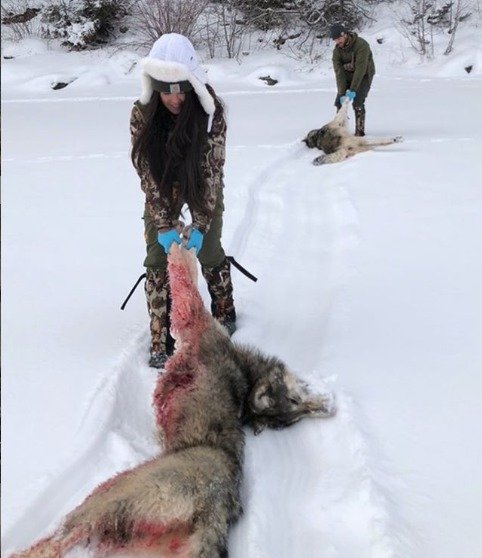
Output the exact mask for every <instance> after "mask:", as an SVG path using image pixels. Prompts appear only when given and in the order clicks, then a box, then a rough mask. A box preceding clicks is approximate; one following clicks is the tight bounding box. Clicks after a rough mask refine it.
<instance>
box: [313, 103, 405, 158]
mask: <svg viewBox="0 0 482 558" xmlns="http://www.w3.org/2000/svg"><path fill="white" fill-rule="evenodd" d="M349 104H350V101H349V100H348V99H347V100H345V102H344V103H343V105H342V106H341V108H340V110H339V111H338V112H337V114H336V116H335V118H334V119H333V120H332V121H331V122H328V124H325V126H323V127H322V128H319V129H318V130H311V132H308V134H307V136H306V137H305V138H304V139H303V141H304V142H305V143H306V145H307V146H308V147H310V148H313V147H317V148H318V149H321V150H322V151H323V152H324V154H323V155H319V156H318V157H316V159H313V164H314V165H324V164H328V163H339V162H340V161H344V160H345V159H346V158H347V157H351V156H352V155H356V154H357V153H362V152H363V151H368V150H370V149H373V148H375V147H379V146H381V145H390V144H392V143H399V142H401V141H403V138H402V137H401V136H397V137H395V138H391V139H380V140H367V139H365V138H363V137H358V136H352V135H351V134H350V133H349V131H348V127H347V120H348V119H347V111H348V106H349Z"/></svg>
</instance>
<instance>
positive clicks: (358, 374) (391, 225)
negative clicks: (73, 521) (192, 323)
mask: <svg viewBox="0 0 482 558" xmlns="http://www.w3.org/2000/svg"><path fill="white" fill-rule="evenodd" d="M29 45H30V46H29V48H30V52H29V51H28V48H27V49H26V50H25V51H24V52H23V53H20V52H19V51H18V50H17V52H16V54H20V55H18V56H16V57H15V58H14V59H8V60H3V62H2V66H3V67H2V71H3V76H2V77H3V89H2V113H3V116H2V118H3V120H2V126H3V130H2V132H3V203H2V224H3V228H2V248H3V261H2V286H3V298H2V333H3V335H2V369H3V375H2V410H3V429H2V435H3V436H2V437H3V447H2V449H3V452H2V453H3V455H2V478H3V486H2V489H3V498H2V535H3V537H2V549H3V550H4V551H5V552H8V551H11V550H15V549H19V548H22V547H25V546H27V545H29V544H30V543H31V542H32V541H33V540H34V539H36V538H38V537H39V536H41V535H43V534H46V533H48V532H49V531H51V530H52V529H53V528H54V527H55V526H56V525H57V524H58V522H59V521H60V520H61V518H62V516H63V515H64V514H65V513H66V512H67V511H69V510H70V509H71V508H72V507H73V506H75V505H76V504H77V503H78V502H80V501H81V500H82V499H83V497H84V496H85V495H86V494H87V493H89V492H90V490H91V489H92V488H93V487H94V486H96V485H97V484H98V483H99V482H101V481H102V480H104V479H105V478H107V477H109V476H111V475H112V474H113V473H115V472H117V471H121V470H124V469H126V468H128V467H131V466H133V465H135V464H137V463H139V462H141V461H143V460H145V459H146V458H147V457H149V456H151V455H153V454H154V453H155V452H156V451H157V448H156V445H155V442H154V436H153V417H152V412H151V407H150V398H151V392H152V389H153V386H154V382H155V380H156V373H155V371H154V370H152V369H149V368H148V367H147V366H146V357H147V348H148V333H147V316H146V310H145V302H144V297H143V293H142V289H139V290H138V291H137V292H136V294H135V295H134V297H133V298H132V299H131V301H130V303H129V305H128V306H127V309H126V310H125V311H124V312H122V311H120V310H119V306H120V304H121V302H122V301H123V299H124V297H125V295H126V294H127V292H128V291H129V289H130V287H131V285H132V284H133V282H134V281H135V279H136V278H137V276H138V275H139V274H140V273H141V272H142V267H141V264H142V259H143V253H144V244H143V229H142V222H141V214H142V205H143V199H142V194H141V192H140V189H139V185H138V179H137V176H136V174H135V173H134V171H133V169H132V168H131V164H130V161H129V156H128V151H129V137H128V119H129V113H130V108H131V105H132V102H133V100H134V99H135V98H136V96H137V94H138V91H139V86H138V81H137V77H136V75H135V71H134V72H130V73H129V70H130V69H131V66H132V58H131V57H130V56H129V55H127V54H116V55H114V56H113V57H111V58H107V57H106V56H105V54H103V53H101V52H97V53H84V54H82V53H70V54H63V53H59V52H49V51H44V52H39V50H41V49H39V45H38V44H35V43H29ZM24 46H25V45H24ZM27 46H28V45H27ZM375 46H376V49H377V50H376V56H377V65H378V68H379V75H378V76H377V78H376V80H375V82H374V87H373V89H372V92H371V94H370V97H369V100H368V103H367V131H368V133H369V135H370V136H373V137H375V136H393V135H403V136H404V138H405V142H404V143H402V144H399V145H394V146H390V147H387V148H380V149H378V150H376V151H371V152H368V153H365V154H361V155H357V156H356V157H355V158H352V159H350V160H348V161H346V162H344V163H341V164H336V165H333V166H326V167H314V166H312V165H311V164H310V163H311V160H312V159H313V158H314V157H315V156H316V153H315V152H314V151H310V150H308V149H307V148H306V147H305V146H304V144H302V143H301V142H300V140H301V138H302V137H303V136H304V134H305V133H306V132H307V131H308V130H310V129H312V128H315V127H319V126H320V125H321V124H323V123H325V122H326V121H328V120H329V119H331V117H332V115H333V112H334V108H333V106H332V105H333V98H334V84H333V78H332V75H331V70H330V68H329V64H328V63H324V64H322V65H321V66H320V67H319V68H316V69H315V70H314V71H311V72H309V71H307V69H306V68H304V69H303V71H301V70H300V67H298V66H297V63H296V62H295V61H293V60H288V59H286V58H284V57H281V56H279V55H278V56H277V55H276V54H273V53H270V54H259V55H256V56H251V57H247V58H246V60H245V61H244V63H243V64H242V65H238V64H237V63H235V62H229V61H218V62H211V63H210V64H208V68H209V75H210V80H211V82H212V83H213V84H214V86H215V88H216V90H217V91H218V93H219V94H220V95H221V96H222V97H223V98H224V100H225V103H226V105H227V111H228V119H229V120H228V122H229V136H228V148H227V165H226V191H225V201H226V213H225V230H224V244H225V248H226V251H227V252H228V253H229V254H231V255H233V256H235V257H236V258H237V259H238V260H239V261H240V262H241V263H242V264H243V265H244V266H245V267H247V268H248V269H249V270H250V271H251V272H252V273H254V274H255V275H256V276H258V278H259V281H258V283H256V284H254V283H252V282H250V281H249V280H247V279H246V278H245V277H244V276H242V275H240V274H239V273H238V272H237V271H233V277H234V282H235V295H236V303H237V310H238V313H239V326H240V328H239V331H238V332H236V334H235V339H236V340H237V341H242V342H248V343H252V344H254V345H256V346H257V347H259V348H260V349H262V350H263V351H265V352H267V353H273V354H276V355H278V356H280V357H281V358H283V359H284V360H286V361H287V362H288V363H290V364H291V365H292V367H293V368H294V369H295V371H296V372H297V373H298V374H299V375H301V376H302V377H304V378H305V379H307V380H308V381H309V382H310V383H311V384H312V385H313V386H315V387H320V388H321V387H325V386H329V387H330V389H333V390H334V391H335V392H336V394H337V397H338V400H339V407H340V410H339V414H338V416H337V417H336V418H334V419H330V420H325V421H324V420H320V421H304V422H303V423H300V424H298V425H296V426H294V427H292V428H290V429H288V430H286V431H282V432H271V431H270V432H265V433H263V434H262V435H260V436H259V437H256V438H255V437H254V436H252V435H250V434H248V440H247V448H246V465H245V479H246V482H245V486H244V501H245V516H244V518H243V519H242V520H241V521H240V522H239V523H238V524H237V525H236V526H235V527H234V529H233V530H232V533H231V538H230V556H232V557H233V558H392V557H393V558H395V557H399V558H402V557H403V558H454V557H455V556H457V557H458V556H460V557H464V558H465V557H467V558H469V557H470V558H472V557H475V556H478V555H480V548H482V533H481V531H480V528H479V521H480V517H481V516H482V468H481V467H480V457H481V455H482V443H481V440H482V437H481V436H480V431H481V425H482V411H481V406H480V392H481V389H482V374H481V371H482V348H481V347H482V292H481V286H482V257H481V254H482V219H481V215H482V181H481V176H482V163H481V158H480V154H481V152H482V112H481V109H480V96H481V94H482V77H481V75H482V72H481V71H480V66H479V67H476V69H475V70H474V72H473V73H471V74H466V73H465V72H464V71H463V69H461V68H462V62H460V61H461V60H462V59H463V60H464V61H465V60H466V59H468V58H467V56H465V55H464V56H459V58H458V59H457V60H458V61H459V62H460V63H457V64H454V63H453V61H452V60H453V59H450V60H449V61H448V62H447V63H446V65H445V66H442V65H441V64H432V66H425V67H417V68H413V67H412V68H411V69H407V68H406V67H403V68H402V67H400V68H397V67H394V66H393V65H390V59H389V58H390V57H389V56H388V55H386V56H384V55H383V53H382V50H381V49H382V47H378V46H377V45H375ZM477 52H478V53H479V54H477ZM477 52H476V53H475V54H473V56H472V58H473V59H474V60H477V56H478V60H480V59H481V56H480V49H479V51H477ZM2 54H3V55H5V51H4V52H3V53H2ZM266 74H270V75H271V76H272V77H275V78H277V79H279V80H280V82H279V83H278V84H277V85H276V86H275V87H268V86H267V85H265V84H264V82H262V81H260V80H259V79H258V78H259V77H260V76H263V75H266ZM440 76H443V77H440ZM73 77H76V78H77V79H76V80H75V81H73V82H72V83H71V85H69V86H68V87H67V88H65V89H62V90H59V91H52V90H51V89H50V83H51V82H52V81H54V80H56V79H65V80H69V79H72V78H73ZM350 125H351V126H353V120H352V121H351V123H350ZM201 289H202V292H203V295H204V297H205V299H206V300H207V293H206V289H205V286H204V284H202V285H201Z"/></svg>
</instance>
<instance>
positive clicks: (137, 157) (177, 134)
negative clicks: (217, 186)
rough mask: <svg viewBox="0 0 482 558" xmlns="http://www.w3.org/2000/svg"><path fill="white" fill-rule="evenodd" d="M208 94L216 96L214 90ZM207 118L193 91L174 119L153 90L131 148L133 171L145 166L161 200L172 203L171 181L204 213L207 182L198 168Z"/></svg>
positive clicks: (187, 96) (191, 203)
mask: <svg viewBox="0 0 482 558" xmlns="http://www.w3.org/2000/svg"><path fill="white" fill-rule="evenodd" d="M210 93H211V94H212V95H213V97H215V94H214V91H213V90H212V89H211V88H210ZM207 127H208V115H207V114H206V112H205V111H204V109H203V108H202V106H201V103H200V102H199V99H198V96H197V95H196V93H195V92H194V91H189V92H187V93H186V98H185V100H184V102H183V104H182V108H181V112H180V113H179V115H177V116H176V117H174V116H173V115H172V114H171V113H170V112H169V111H168V109H167V108H166V107H165V106H164V105H163V104H162V102H161V100H160V96H159V93H158V92H157V91H155V92H154V93H153V95H152V97H151V100H150V102H149V104H148V105H147V107H146V110H145V113H144V127H143V128H142V130H141V132H140V133H139V135H138V136H137V138H136V140H135V141H134V144H133V146H132V154H131V158H132V163H133V164H134V166H135V167H136V168H139V167H141V166H142V165H143V164H146V163H147V166H148V168H149V170H150V172H151V175H152V177H153V179H154V180H155V181H156V183H157V185H158V188H159V192H160V194H161V196H162V197H163V198H167V199H168V200H170V201H172V187H173V182H174V181H178V182H179V187H180V192H179V193H180V195H181V196H182V199H183V200H185V201H186V202H187V204H188V206H189V208H190V209H191V210H197V211H201V212H205V213H207V212H208V210H207V208H206V207H205V202H204V199H205V192H206V188H207V185H206V179H205V177H204V173H203V171H202V167H201V161H202V157H203V156H204V153H205V149H206V144H207V140H208V132H207Z"/></svg>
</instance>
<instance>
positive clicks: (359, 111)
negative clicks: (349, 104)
mask: <svg viewBox="0 0 482 558" xmlns="http://www.w3.org/2000/svg"><path fill="white" fill-rule="evenodd" d="M354 111H355V136H360V137H363V136H364V135H365V109H364V108H358V107H357V108H355V109H354Z"/></svg>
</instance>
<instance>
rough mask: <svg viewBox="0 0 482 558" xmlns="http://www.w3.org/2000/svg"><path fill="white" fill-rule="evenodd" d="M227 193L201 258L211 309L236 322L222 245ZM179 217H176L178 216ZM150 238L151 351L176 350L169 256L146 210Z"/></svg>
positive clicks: (219, 204)
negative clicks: (171, 321)
mask: <svg viewBox="0 0 482 558" xmlns="http://www.w3.org/2000/svg"><path fill="white" fill-rule="evenodd" d="M223 211H224V204H223V193H222V191H221V192H220V194H219V196H218V199H217V203H216V206H215V208H214V212H213V218H212V220H211V226H210V227H209V231H208V232H207V233H206V235H205V236H204V241H203V246H202V249H201V250H200V251H199V254H198V259H199V261H200V263H201V269H202V273H203V276H204V278H205V279H206V282H207V284H208V291H209V294H210V295H211V301H212V302H211V311H212V314H213V316H214V317H216V318H218V319H220V320H222V318H225V317H229V318H231V319H232V320H233V321H234V320H235V317H236V314H235V310H234V302H233V285H232V281H231V270H230V263H229V261H228V260H227V259H226V255H225V253H224V250H223V247H222V245H221V234H222V228H223ZM178 217H179V216H178V215H176V216H173V218H174V219H177V218H178ZM144 228H145V238H146V251H147V255H146V259H145V260H144V266H145V267H146V268H147V270H146V275H147V276H146V283H145V292H146V300H147V308H148V313H149V318H150V329H151V354H152V353H154V352H155V353H159V352H166V353H167V354H170V353H172V350H173V348H174V342H173V339H172V337H171V336H170V334H169V307H170V297H169V282H168V280H167V256H166V254H165V252H164V250H163V248H162V247H161V246H160V245H159V243H158V242H157V229H156V227H155V225H154V223H153V222H152V220H151V219H150V216H149V214H147V213H144Z"/></svg>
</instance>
